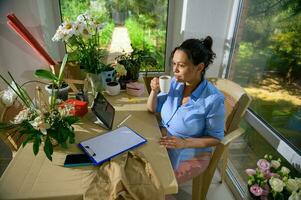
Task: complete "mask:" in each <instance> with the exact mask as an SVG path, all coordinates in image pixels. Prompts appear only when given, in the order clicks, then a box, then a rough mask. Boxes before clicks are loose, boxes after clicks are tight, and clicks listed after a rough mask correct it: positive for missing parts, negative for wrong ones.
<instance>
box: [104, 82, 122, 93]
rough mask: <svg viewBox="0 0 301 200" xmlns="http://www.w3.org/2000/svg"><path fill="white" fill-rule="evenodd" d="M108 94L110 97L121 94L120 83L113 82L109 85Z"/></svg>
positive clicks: (107, 87)
mask: <svg viewBox="0 0 301 200" xmlns="http://www.w3.org/2000/svg"><path fill="white" fill-rule="evenodd" d="M106 92H107V93H108V94H109V95H112V96H115V95H118V94H119V93H120V84H119V82H116V81H112V82H109V83H107V85H106Z"/></svg>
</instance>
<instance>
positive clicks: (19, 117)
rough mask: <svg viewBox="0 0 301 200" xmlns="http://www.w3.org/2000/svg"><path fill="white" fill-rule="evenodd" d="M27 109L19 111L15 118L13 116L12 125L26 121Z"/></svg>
mask: <svg viewBox="0 0 301 200" xmlns="http://www.w3.org/2000/svg"><path fill="white" fill-rule="evenodd" d="M28 115H29V109H28V108H27V109H24V110H21V111H20V112H19V113H18V115H17V116H15V118H14V121H13V123H14V124H21V123H22V122H23V121H24V120H26V119H28Z"/></svg>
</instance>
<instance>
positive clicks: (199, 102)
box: [157, 78, 225, 169]
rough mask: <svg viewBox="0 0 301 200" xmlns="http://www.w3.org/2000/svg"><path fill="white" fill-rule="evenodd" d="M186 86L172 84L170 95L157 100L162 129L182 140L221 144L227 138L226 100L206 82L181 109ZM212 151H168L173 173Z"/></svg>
mask: <svg viewBox="0 0 301 200" xmlns="http://www.w3.org/2000/svg"><path fill="white" fill-rule="evenodd" d="M183 90H184V83H180V82H177V81H176V79H175V78H173V79H172V81H171V86H170V90H169V93H168V94H166V93H162V92H161V93H159V94H158V96H157V112H160V113H161V118H162V121H161V126H163V127H165V128H166V129H167V131H168V134H170V135H172V136H176V137H180V138H199V137H202V136H212V137H214V138H217V139H219V140H221V139H223V137H224V115H225V110H224V96H223V94H222V93H221V92H220V91H219V90H218V89H216V88H215V87H214V86H213V85H212V84H211V83H209V82H208V81H207V80H203V81H202V82H201V83H200V84H199V85H198V87H197V88H196V89H195V90H194V91H193V92H192V94H191V96H190V97H189V100H188V102H186V103H185V104H183V105H181V101H182V99H183ZM211 151H212V148H211V147H208V148H185V149H169V150H168V153H169V156H170V159H171V162H172V165H173V167H174V169H176V168H177V167H178V165H179V163H180V162H181V161H184V160H188V159H191V158H192V157H195V156H196V155H198V154H200V153H202V152H211Z"/></svg>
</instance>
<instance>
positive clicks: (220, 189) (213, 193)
mask: <svg viewBox="0 0 301 200" xmlns="http://www.w3.org/2000/svg"><path fill="white" fill-rule="evenodd" d="M219 177H220V175H219V173H218V171H216V172H215V174H214V177H213V179H212V183H211V185H210V188H209V191H208V194H207V200H221V199H222V200H235V198H234V197H233V195H232V193H231V191H230V190H229V188H228V187H227V185H225V183H222V184H220V183H219V180H220V178H219ZM191 191H192V181H189V182H187V183H185V184H182V185H180V187H179V193H178V194H177V195H175V197H176V198H177V200H191Z"/></svg>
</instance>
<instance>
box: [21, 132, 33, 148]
mask: <svg viewBox="0 0 301 200" xmlns="http://www.w3.org/2000/svg"><path fill="white" fill-rule="evenodd" d="M22 135H23V134H22ZM33 136H34V135H29V136H27V138H26V139H25V140H24V141H23V143H22V146H23V147H25V145H26V144H27V143H28V142H29V141H31V140H32V138H33Z"/></svg>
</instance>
